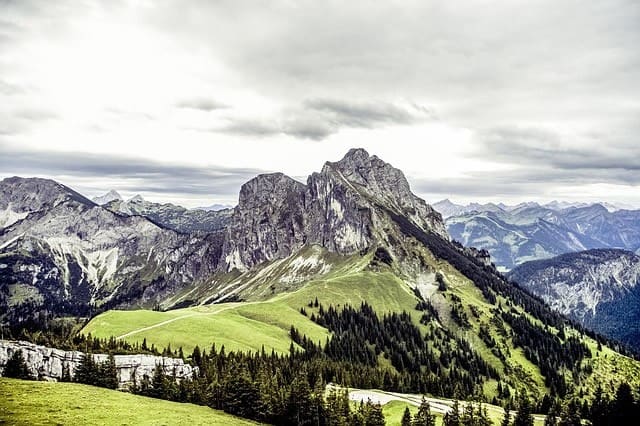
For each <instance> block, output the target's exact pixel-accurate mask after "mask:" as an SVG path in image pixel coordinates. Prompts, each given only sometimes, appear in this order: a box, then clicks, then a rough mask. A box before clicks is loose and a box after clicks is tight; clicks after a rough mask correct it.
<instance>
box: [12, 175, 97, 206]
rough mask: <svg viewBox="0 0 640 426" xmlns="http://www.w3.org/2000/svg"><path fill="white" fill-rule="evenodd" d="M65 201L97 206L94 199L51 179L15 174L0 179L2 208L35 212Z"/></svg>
mask: <svg viewBox="0 0 640 426" xmlns="http://www.w3.org/2000/svg"><path fill="white" fill-rule="evenodd" d="M64 201H75V202H78V203H80V204H82V205H86V206H89V207H93V206H95V204H94V203H93V201H91V200H89V199H88V198H85V197H84V196H83V195H80V194H79V193H77V192H76V191H74V190H72V189H71V188H68V187H66V186H64V185H62V184H60V183H58V182H55V181H53V180H51V179H42V178H22V177H17V176H14V177H10V178H6V179H3V180H2V181H0V210H6V209H10V210H12V211H14V212H34V211H39V210H42V209H44V208H48V207H53V206H56V205H59V204H60V203H62V202H64Z"/></svg>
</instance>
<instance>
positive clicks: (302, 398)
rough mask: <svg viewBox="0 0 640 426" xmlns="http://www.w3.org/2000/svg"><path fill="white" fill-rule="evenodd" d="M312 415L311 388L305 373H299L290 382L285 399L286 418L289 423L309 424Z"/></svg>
mask: <svg viewBox="0 0 640 426" xmlns="http://www.w3.org/2000/svg"><path fill="white" fill-rule="evenodd" d="M312 416H313V406H312V401H311V388H310V386H309V382H307V379H306V374H300V375H298V376H297V377H296V378H295V379H294V380H293V382H292V383H291V390H290V392H289V398H288V401H287V419H288V422H289V424H294V425H307V424H311V423H310V419H311V418H312Z"/></svg>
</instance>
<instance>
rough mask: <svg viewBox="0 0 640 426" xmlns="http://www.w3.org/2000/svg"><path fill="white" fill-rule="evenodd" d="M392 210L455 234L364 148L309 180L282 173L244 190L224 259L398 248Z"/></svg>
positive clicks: (237, 261) (228, 264)
mask: <svg viewBox="0 0 640 426" xmlns="http://www.w3.org/2000/svg"><path fill="white" fill-rule="evenodd" d="M389 211H392V212H394V213H396V214H398V215H402V216H404V217H407V218H408V219H409V220H410V221H411V222H413V223H414V224H415V225H417V226H418V227H420V228H421V229H422V230H424V231H428V232H433V233H436V234H438V235H440V236H441V237H443V238H445V239H448V238H449V237H448V234H447V231H446V229H445V226H444V223H443V221H442V217H441V215H440V214H439V213H438V212H436V211H435V210H434V209H433V208H431V206H429V205H428V204H427V203H426V202H425V201H424V200H422V199H420V198H419V197H417V196H415V195H414V194H413V193H412V192H411V189H410V187H409V183H408V182H407V179H406V178H405V176H404V174H403V173H402V172H401V171H400V170H398V169H396V168H394V167H392V166H391V165H390V164H388V163H385V162H384V161H382V160H380V159H379V158H378V157H376V156H370V155H369V154H368V153H367V152H366V151H365V150H363V149H352V150H350V151H349V152H348V153H347V155H345V157H344V158H343V159H342V160H340V161H338V162H334V163H331V162H327V163H326V164H325V165H324V167H323V168H322V171H321V172H320V173H314V174H312V175H311V176H309V178H308V179H307V184H306V185H304V184H302V183H300V182H297V181H295V180H293V179H291V178H289V177H287V176H285V175H283V174H281V173H275V174H268V175H260V176H258V177H256V178H254V179H252V180H251V181H249V182H247V183H246V184H245V185H244V186H243V187H242V189H241V191H240V202H239V204H238V206H237V207H236V209H235V211H234V214H233V217H232V220H231V224H230V226H229V228H228V229H227V234H226V238H225V244H224V247H223V250H222V258H221V262H220V264H221V267H225V268H226V269H227V270H232V269H234V268H235V269H238V270H240V271H246V270H248V269H251V268H252V267H253V266H255V265H257V264H259V263H262V262H264V261H267V260H271V259H279V258H284V257H287V256H289V255H291V254H292V253H293V252H295V251H296V250H298V249H300V248H301V247H302V246H304V245H312V244H317V245H320V246H322V247H324V248H326V249H327V250H329V251H331V252H335V253H339V254H343V255H349V254H355V253H361V252H365V251H368V250H370V249H375V248H376V246H377V245H379V244H387V245H389V244H391V245H394V244H395V243H397V242H398V240H397V239H396V240H395V241H393V243H390V242H389V234H390V233H393V232H392V229H391V228H392V227H393V225H392V224H391V223H390V222H391V221H389V220H388V212H389Z"/></svg>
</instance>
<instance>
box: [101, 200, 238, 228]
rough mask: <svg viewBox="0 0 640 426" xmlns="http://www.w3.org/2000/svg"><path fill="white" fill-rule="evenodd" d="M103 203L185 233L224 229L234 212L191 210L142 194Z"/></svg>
mask: <svg viewBox="0 0 640 426" xmlns="http://www.w3.org/2000/svg"><path fill="white" fill-rule="evenodd" d="M103 205H104V207H105V208H106V209H108V210H111V211H112V212H114V213H118V214H121V215H126V216H144V217H146V218H148V219H150V220H152V221H153V222H155V223H157V224H159V225H162V226H164V227H166V228H170V229H173V230H174V231H178V232H184V233H187V232H195V231H202V232H214V231H219V230H221V229H224V227H225V226H226V225H227V223H228V222H229V220H230V218H231V214H232V209H222V210H199V209H192V210H189V209H186V208H184V207H181V206H176V205H175V204H170V203H165V204H160V203H153V202H150V201H146V200H145V199H144V198H142V196H141V195H136V196H135V197H132V198H131V199H129V200H127V201H124V200H122V199H118V198H116V199H113V200H110V201H108V202H106V203H103Z"/></svg>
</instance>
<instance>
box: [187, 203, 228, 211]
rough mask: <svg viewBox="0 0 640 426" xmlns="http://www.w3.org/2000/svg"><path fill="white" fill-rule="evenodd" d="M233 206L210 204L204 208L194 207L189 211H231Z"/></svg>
mask: <svg viewBox="0 0 640 426" xmlns="http://www.w3.org/2000/svg"><path fill="white" fill-rule="evenodd" d="M232 208H233V206H231V205H229V204H211V205H210V206H204V207H194V208H193V209H191V210H205V211H210V210H215V211H218V210H227V209H232Z"/></svg>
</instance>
